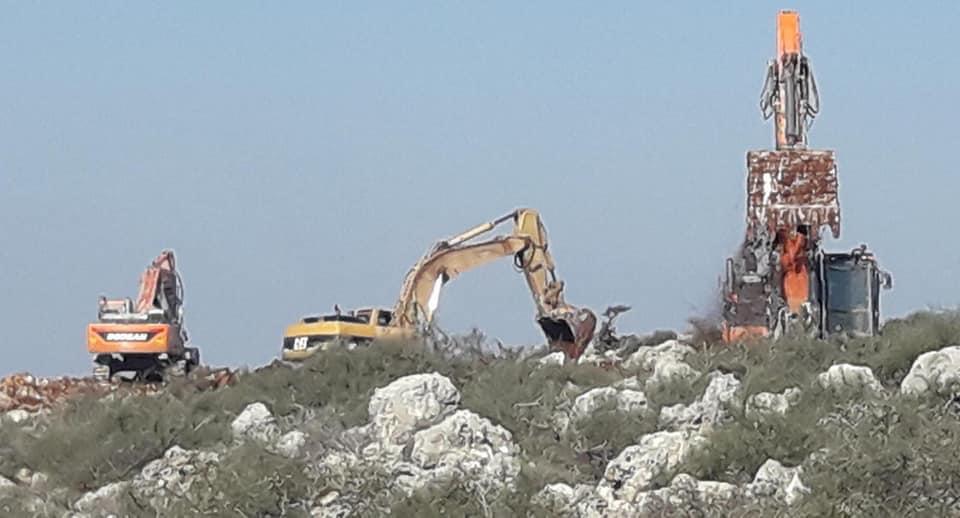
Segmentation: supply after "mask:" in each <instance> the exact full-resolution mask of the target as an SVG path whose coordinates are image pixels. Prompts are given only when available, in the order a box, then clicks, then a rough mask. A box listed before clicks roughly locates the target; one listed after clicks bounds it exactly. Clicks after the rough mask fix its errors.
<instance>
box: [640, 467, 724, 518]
mask: <svg viewBox="0 0 960 518" xmlns="http://www.w3.org/2000/svg"><path fill="white" fill-rule="evenodd" d="M739 494H740V489H739V488H738V487H737V486H735V485H733V484H728V483H726V482H714V481H701V480H697V479H696V478H694V477H692V476H690V475H687V474H686V473H680V474H678V475H677V476H675V477H673V480H671V481H670V485H669V486H667V487H664V488H662V489H655V490H653V491H646V492H643V493H640V494H639V495H638V496H637V499H636V503H635V504H634V505H635V506H636V508H637V512H638V513H639V515H641V516H658V515H662V514H664V513H666V512H668V511H674V512H676V511H679V510H686V511H689V512H694V513H695V514H696V515H698V516H721V515H723V514H724V513H718V511H722V510H724V509H726V510H729V508H730V505H731V503H732V502H735V500H736V498H737V497H738V496H739Z"/></svg>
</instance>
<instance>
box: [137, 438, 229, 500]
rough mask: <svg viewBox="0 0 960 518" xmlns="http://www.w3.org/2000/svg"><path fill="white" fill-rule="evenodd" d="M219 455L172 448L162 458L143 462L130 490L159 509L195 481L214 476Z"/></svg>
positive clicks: (185, 491)
mask: <svg viewBox="0 0 960 518" xmlns="http://www.w3.org/2000/svg"><path fill="white" fill-rule="evenodd" d="M219 462H220V456H219V455H218V454H217V453H214V452H206V451H198V450H185V449H183V448H181V447H180V446H172V447H170V449H168V450H167V451H166V452H164V454H163V457H161V458H159V459H156V460H154V461H151V462H149V463H147V465H146V466H144V467H143V469H142V470H140V474H139V475H137V476H136V477H135V478H134V479H133V490H134V491H135V492H136V493H137V494H139V495H141V496H143V497H146V498H148V499H149V500H150V502H151V504H152V505H153V506H154V507H155V508H157V509H162V508H163V507H165V506H164V502H165V501H166V500H168V499H171V498H179V496H178V495H184V494H187V493H188V492H189V491H190V488H191V487H192V486H193V484H194V482H195V481H196V480H203V479H205V478H206V477H207V476H208V475H211V476H214V475H215V473H216V468H217V465H218V464H219Z"/></svg>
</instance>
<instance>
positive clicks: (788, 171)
mask: <svg viewBox="0 0 960 518" xmlns="http://www.w3.org/2000/svg"><path fill="white" fill-rule="evenodd" d="M803 225H805V226H809V227H810V228H811V229H815V230H819V229H820V228H821V227H823V226H829V227H830V230H831V231H832V232H833V237H834V238H838V237H840V202H839V200H838V197H837V166H836V161H835V159H834V153H833V151H821V150H810V149H780V150H776V151H769V150H765V151H750V152H748V153H747V229H748V232H749V233H750V234H751V235H756V233H757V232H758V231H759V230H760V229H761V228H764V227H765V228H766V230H767V231H768V232H769V233H770V234H771V235H773V234H775V233H776V232H777V230H779V229H782V228H797V227H799V226H803Z"/></svg>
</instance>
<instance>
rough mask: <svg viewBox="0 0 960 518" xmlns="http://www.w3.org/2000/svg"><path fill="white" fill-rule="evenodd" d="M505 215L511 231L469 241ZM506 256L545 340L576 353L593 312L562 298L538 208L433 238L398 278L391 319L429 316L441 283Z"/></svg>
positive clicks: (592, 324) (409, 321)
mask: <svg viewBox="0 0 960 518" xmlns="http://www.w3.org/2000/svg"><path fill="white" fill-rule="evenodd" d="M510 220H513V222H514V231H513V233H512V234H510V235H506V236H497V237H494V238H491V239H488V240H485V241H480V242H474V240H475V239H477V238H479V237H480V236H483V235H484V234H487V233H489V232H491V231H493V230H494V229H495V228H496V227H497V226H498V225H500V224H502V223H505V222H507V221H510ZM510 256H512V257H513V259H514V266H516V267H517V269H518V270H520V271H521V272H523V274H524V277H525V278H526V281H527V286H528V287H529V289H530V292H531V295H532V296H533V302H534V305H535V307H536V312H537V315H536V320H537V323H538V325H539V326H540V328H541V330H542V331H543V333H544V335H545V336H546V338H547V342H548V344H549V345H550V346H551V347H552V348H555V349H559V350H562V351H564V352H565V353H566V354H567V355H568V356H570V357H571V358H577V357H579V356H580V354H582V352H583V350H584V349H585V348H586V346H587V344H588V343H589V342H590V340H591V339H592V338H593V332H594V329H595V328H596V316H595V315H594V314H593V313H592V312H591V311H590V310H587V309H582V308H576V307H573V306H571V305H569V304H567V303H566V302H565V301H564V300H563V289H564V283H563V281H560V280H558V279H557V277H556V267H555V264H554V262H553V257H552V256H551V255H550V252H549V250H548V243H547V233H546V229H545V228H544V226H543V223H542V221H541V220H540V216H539V214H538V213H537V212H536V211H534V210H531V209H518V210H516V211H514V212H511V213H509V214H507V215H504V216H502V217H500V218H497V219H495V220H493V221H490V222H488V223H483V224H481V225H477V226H475V227H473V228H471V229H469V230H467V231H465V232H462V233H460V234H458V235H456V236H453V237H451V238H449V239H446V240H443V241H440V242H438V243H436V244H435V245H434V246H433V247H432V248H431V249H430V250H429V251H428V252H427V253H426V254H425V255H424V256H423V258H421V259H420V261H418V262H417V264H415V265H414V267H413V268H412V269H411V270H410V272H409V273H408V274H407V277H406V279H405V280H404V284H403V288H402V290H401V293H400V297H399V298H398V301H397V305H396V307H395V308H394V315H395V318H396V319H397V324H398V325H400V326H415V325H417V324H418V323H421V322H430V321H431V320H432V319H433V315H434V312H435V311H436V309H437V306H438V304H439V297H440V290H441V288H442V287H443V285H445V284H446V283H447V282H449V281H451V280H453V279H454V278H456V277H457V276H458V275H460V274H461V273H463V272H466V271H469V270H472V269H474V268H477V267H480V266H483V265H484V264H487V263H490V262H492V261H495V260H497V259H500V258H503V257H510Z"/></svg>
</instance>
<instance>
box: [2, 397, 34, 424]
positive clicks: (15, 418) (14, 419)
mask: <svg viewBox="0 0 960 518" xmlns="http://www.w3.org/2000/svg"><path fill="white" fill-rule="evenodd" d="M0 395H2V393H0ZM30 415H31V414H30V412H27V411H26V410H24V409H22V408H17V409H14V410H10V411H9V412H4V413H3V418H4V419H5V420H8V421H10V422H11V423H14V424H21V423H24V422H26V421H27V420H28V419H30Z"/></svg>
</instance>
